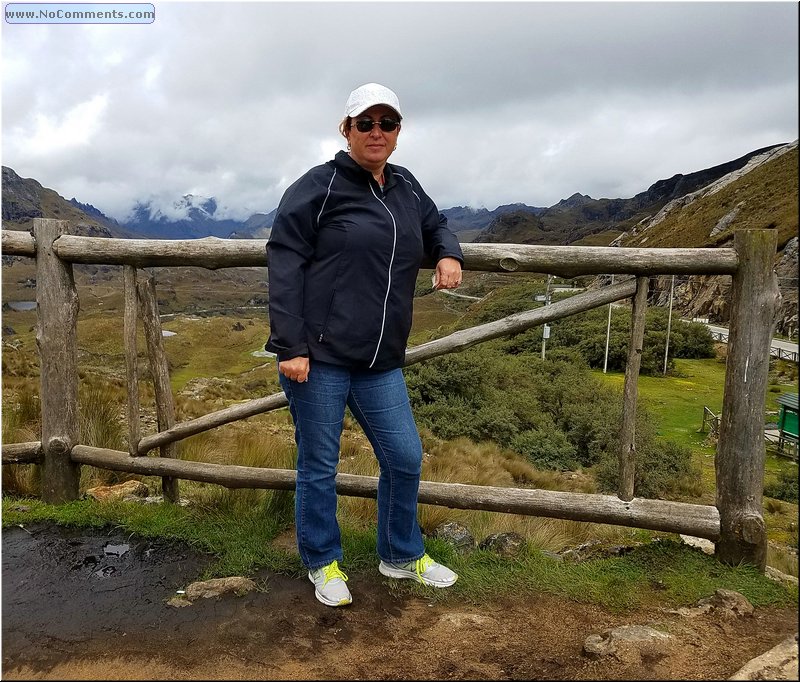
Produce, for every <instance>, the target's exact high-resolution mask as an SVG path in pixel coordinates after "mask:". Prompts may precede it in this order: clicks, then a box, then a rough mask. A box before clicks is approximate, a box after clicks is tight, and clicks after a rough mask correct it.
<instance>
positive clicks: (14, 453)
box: [3, 440, 44, 464]
mask: <svg viewBox="0 0 800 682" xmlns="http://www.w3.org/2000/svg"><path fill="white" fill-rule="evenodd" d="M43 456H44V452H43V450H42V444H41V442H40V441H38V440H37V441H33V442H31V443H3V464H39V463H40V462H41V461H42V457H43Z"/></svg>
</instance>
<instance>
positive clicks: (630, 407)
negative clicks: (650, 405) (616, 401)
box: [617, 277, 649, 500]
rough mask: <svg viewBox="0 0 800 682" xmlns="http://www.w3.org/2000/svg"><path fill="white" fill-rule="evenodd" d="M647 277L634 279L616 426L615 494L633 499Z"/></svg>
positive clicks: (625, 498) (623, 498)
mask: <svg viewBox="0 0 800 682" xmlns="http://www.w3.org/2000/svg"><path fill="white" fill-rule="evenodd" d="M648 284H649V280H648V278H647V277H638V278H637V279H636V296H634V298H633V310H632V312H631V336H630V339H629V341H628V359H627V362H626V363H625V385H624V388H623V390H622V396H623V397H622V427H621V428H620V452H619V487H618V488H617V490H618V491H619V492H618V494H619V497H620V499H622V500H632V499H633V484H634V479H635V475H636V397H637V395H638V383H639V370H640V369H641V367H642V348H643V347H644V321H645V313H646V312H647V287H648Z"/></svg>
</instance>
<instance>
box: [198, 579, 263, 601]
mask: <svg viewBox="0 0 800 682" xmlns="http://www.w3.org/2000/svg"><path fill="white" fill-rule="evenodd" d="M255 589H256V584H255V583H254V582H253V581H252V580H250V578H241V577H239V576H231V577H228V578H212V579H211V580H203V581H202V582H196V583H192V584H191V585H189V587H187V588H186V599H188V600H189V601H190V602H191V601H195V600H196V599H209V598H211V597H221V596H222V595H223V594H230V593H233V594H235V595H236V596H237V597H241V596H242V595H244V594H247V593H248V592H252V591H253V590H255Z"/></svg>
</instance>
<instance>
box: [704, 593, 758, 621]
mask: <svg viewBox="0 0 800 682" xmlns="http://www.w3.org/2000/svg"><path fill="white" fill-rule="evenodd" d="M706 604H708V605H709V606H711V610H712V611H718V612H720V613H721V615H723V616H728V617H731V618H737V617H740V616H752V615H753V605H752V604H751V603H750V602H749V601H747V597H745V596H744V595H743V594H739V593H738V592H734V591H733V590H726V589H722V588H720V589H718V590H717V591H716V592H714V594H713V595H711V596H710V597H706V598H705V599H701V600H700V601H699V602H698V606H704V605H706Z"/></svg>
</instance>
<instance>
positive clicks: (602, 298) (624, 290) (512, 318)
mask: <svg viewBox="0 0 800 682" xmlns="http://www.w3.org/2000/svg"><path fill="white" fill-rule="evenodd" d="M635 290H636V282H635V281H630V282H623V283H621V284H615V285H613V286H610V287H604V288H602V289H596V290H594V291H589V292H586V293H583V294H576V295H575V296H570V297H569V298H566V299H564V300H563V301H558V302H557V303H553V304H552V305H549V306H544V307H542V308H536V309H534V310H529V311H526V312H522V313H515V314H514V315H509V316H508V317H504V318H503V319H502V320H496V321H495V322H488V323H486V324H482V325H478V326H477V327H471V328H470V329H464V330H462V331H458V332H454V333H453V334H450V335H448V336H445V337H444V338H442V339H437V340H435V341H429V342H428V343H424V344H422V345H420V346H415V347H414V348H410V349H408V350H407V351H406V358H405V366H406V367H408V366H409V365H413V364H415V363H417V362H422V361H423V360H429V359H431V358H435V357H437V356H439V355H445V354H447V353H453V352H456V351H462V350H464V349H466V348H469V347H470V346H474V345H475V344H478V343H481V342H482V341H488V340H490V339H495V338H498V337H500V336H504V335H507V334H512V333H518V332H521V331H525V330H526V329H530V328H531V327H535V326H536V325H539V324H544V323H545V322H550V321H552V320H557V319H560V318H562V317H568V316H569V315H574V314H576V313H580V312H585V311H586V310H591V309H592V308H596V307H598V306H602V305H605V304H607V303H611V302H613V301H619V300H621V299H623V298H628V297H629V296H631V295H632V294H633V293H634V291H635ZM288 404H289V402H288V401H287V400H286V396H285V395H284V394H283V392H281V393H273V394H272V395H270V396H267V397H265V398H256V399H255V400H249V401H247V402H245V403H239V404H238V405H233V406H231V407H226V408H224V409H222V410H218V411H217V412H212V413H210V414H207V415H204V416H202V417H198V418H197V419H192V420H190V421H185V422H181V423H180V424H176V425H175V426H174V427H173V428H171V429H168V430H166V431H159V433H155V434H152V435H150V436H145V437H144V438H142V440H141V441H140V443H139V454H143V453H145V452H147V451H148V450H150V449H152V448H155V447H158V446H159V445H161V444H163V443H171V442H173V441H176V440H181V439H183V438H188V437H189V436H193V435H195V434H197V433H200V432H201V431H207V430H208V429H213V428H215V427H217V426H222V425H223V424H228V423H230V422H233V421H236V420H238V419H246V418H247V417H253V416H255V415H257V414H262V413H263V412H269V411H270V410H277V409H278V408H280V407H286V405H288Z"/></svg>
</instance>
